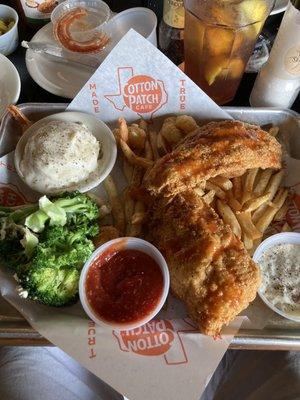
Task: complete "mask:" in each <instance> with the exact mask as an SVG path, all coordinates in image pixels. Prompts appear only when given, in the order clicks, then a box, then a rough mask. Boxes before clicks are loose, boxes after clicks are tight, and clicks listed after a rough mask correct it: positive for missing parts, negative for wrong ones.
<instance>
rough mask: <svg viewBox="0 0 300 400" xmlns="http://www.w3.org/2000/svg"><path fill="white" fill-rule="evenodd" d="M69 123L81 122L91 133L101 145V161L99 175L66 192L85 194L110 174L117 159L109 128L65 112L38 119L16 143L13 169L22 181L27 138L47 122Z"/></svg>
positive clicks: (89, 115) (93, 119)
mask: <svg viewBox="0 0 300 400" xmlns="http://www.w3.org/2000/svg"><path fill="white" fill-rule="evenodd" d="M58 120H59V121H71V122H78V121H79V122H82V123H83V124H84V125H86V126H87V128H88V129H89V130H90V131H91V132H92V133H93V135H94V136H95V137H96V139H97V140H99V142H100V143H101V151H102V154H103V155H102V159H101V161H102V162H101V169H100V170H99V173H98V174H97V175H95V176H93V177H92V178H91V179H89V180H87V181H86V180H85V181H83V182H81V183H80V184H78V185H77V184H76V187H75V186H74V187H69V188H66V190H75V189H77V190H79V191H80V192H87V191H89V190H91V189H93V188H94V187H96V186H98V185H99V184H100V183H101V182H102V181H103V180H104V179H105V178H106V177H107V176H108V174H109V173H110V172H111V170H112V169H113V167H114V165H115V162H116V158H117V145H116V142H115V138H114V135H113V133H112V131H111V130H110V129H109V127H108V126H107V125H106V124H105V123H104V122H102V121H99V120H98V119H96V118H95V117H94V116H93V115H91V114H86V113H82V112H73V111H65V112H62V113H58V114H53V115H50V116H48V117H46V118H42V119H40V120H39V121H38V122H36V123H34V124H33V125H31V126H30V127H29V128H28V129H27V130H26V132H25V133H24V134H23V135H22V136H21V138H20V140H19V141H18V143H17V147H16V150H15V167H16V170H17V173H18V175H19V176H20V178H21V179H22V180H23V181H24V176H23V174H22V172H21V170H20V161H21V159H22V156H23V153H24V149H25V145H26V143H27V141H28V138H29V137H30V136H31V135H33V134H34V133H35V132H36V131H37V130H38V129H39V128H40V127H41V126H42V125H44V124H45V123H47V122H49V121H58ZM52 193H53V192H52V191H50V192H46V191H45V192H43V194H52Z"/></svg>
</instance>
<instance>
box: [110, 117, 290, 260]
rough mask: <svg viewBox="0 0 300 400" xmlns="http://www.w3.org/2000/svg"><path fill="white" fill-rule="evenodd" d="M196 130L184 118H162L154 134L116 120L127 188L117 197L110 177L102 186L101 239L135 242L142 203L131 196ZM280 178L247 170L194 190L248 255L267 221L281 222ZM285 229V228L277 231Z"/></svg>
mask: <svg viewBox="0 0 300 400" xmlns="http://www.w3.org/2000/svg"><path fill="white" fill-rule="evenodd" d="M197 128H198V125H197V123H196V121H195V120H194V119H193V118H192V117H191V116H188V115H180V116H172V117H167V118H165V119H164V121H163V123H162V126H161V129H160V130H159V131H158V132H156V131H154V130H153V129H151V128H150V125H148V123H147V122H146V121H144V120H140V121H139V122H138V123H136V124H131V125H129V126H128V125H127V123H126V121H125V120H124V119H123V118H120V119H119V128H118V129H115V131H114V135H115V138H116V141H117V143H118V147H119V148H120V149H121V151H122V154H123V172H124V175H125V177H126V180H127V183H128V186H127V188H126V189H125V191H124V193H123V194H122V195H121V194H119V193H118V191H117V187H116V184H115V182H114V181H113V179H112V177H111V176H109V177H108V178H107V179H106V180H105V182H104V186H105V189H106V191H107V194H108V198H109V202H110V205H111V209H112V216H113V219H114V226H106V227H103V229H104V231H103V229H102V232H103V235H104V236H105V237H104V238H103V240H104V239H107V240H108V239H111V238H113V237H117V236H123V235H126V236H136V237H139V236H140V235H141V234H142V227H143V222H144V221H145V217H146V211H147V210H146V202H145V201H143V199H140V198H138V199H137V198H135V196H134V193H135V192H136V191H137V190H138V189H139V188H140V187H141V185H142V181H143V176H144V174H145V172H146V170H147V169H148V168H151V167H152V165H153V163H154V162H155V160H157V159H158V158H160V157H162V156H164V155H165V154H167V153H168V152H170V151H172V149H173V148H174V146H175V145H176V144H177V143H178V142H179V141H180V140H181V139H182V138H184V137H186V136H187V135H188V134H190V133H191V132H193V131H195V130H196V129H197ZM278 131H279V129H278V128H277V127H272V128H271V129H270V133H271V134H272V135H273V136H276V135H277V134H278ZM283 175H284V172H283V170H280V171H276V170H272V169H266V170H261V169H251V170H248V171H247V172H246V173H245V174H244V175H242V176H239V177H235V178H232V179H228V178H226V177H223V176H217V177H214V178H211V179H209V180H208V181H206V182H204V181H201V182H199V185H198V186H197V187H196V188H195V190H196V192H197V194H198V195H199V196H201V197H202V199H203V200H204V201H205V202H206V203H208V204H210V205H211V206H212V207H213V208H214V210H215V211H216V212H217V213H218V214H219V216H220V217H221V218H222V219H223V221H224V222H225V223H226V224H228V225H229V226H230V227H231V229H232V231H233V232H234V233H235V235H236V236H237V237H239V238H240V239H241V240H242V241H243V243H244V245H245V248H246V249H247V250H248V251H249V253H251V254H252V253H253V252H254V250H255V249H256V247H257V246H258V245H259V243H260V242H261V240H262V239H263V238H264V236H265V234H266V231H267V228H268V227H269V225H270V224H271V222H272V221H274V220H275V221H281V220H284V218H285V215H286V212H287V210H288V201H289V199H288V190H287V189H285V188H283V187H281V182H282V179H283ZM289 230H291V229H290V227H289V226H288V224H287V223H285V224H284V225H283V227H282V231H289ZM106 235H108V237H107V238H106Z"/></svg>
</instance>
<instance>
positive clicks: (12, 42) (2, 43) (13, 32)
mask: <svg viewBox="0 0 300 400" xmlns="http://www.w3.org/2000/svg"><path fill="white" fill-rule="evenodd" d="M0 18H3V19H4V20H6V19H9V20H13V21H15V24H14V26H13V27H12V28H11V29H10V30H9V31H8V32H6V33H4V34H3V35H1V36H0V53H2V54H4V55H6V56H8V55H9V54H11V53H13V52H14V51H15V50H16V48H17V47H18V43H19V35H18V23H19V16H18V13H17V12H16V10H14V9H13V8H11V7H9V6H6V5H5V4H0Z"/></svg>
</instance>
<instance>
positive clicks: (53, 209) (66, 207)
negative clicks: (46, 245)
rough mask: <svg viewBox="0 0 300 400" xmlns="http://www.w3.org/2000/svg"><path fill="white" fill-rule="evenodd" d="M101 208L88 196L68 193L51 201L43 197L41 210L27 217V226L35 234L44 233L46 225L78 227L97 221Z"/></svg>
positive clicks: (40, 203)
mask: <svg viewBox="0 0 300 400" xmlns="http://www.w3.org/2000/svg"><path fill="white" fill-rule="evenodd" d="M98 216H99V208H98V206H97V204H96V203H95V202H93V201H92V200H91V199H90V198H89V197H88V196H86V195H84V194H82V193H79V192H73V193H66V194H64V195H61V196H59V197H55V198H51V200H49V199H48V198H47V197H46V196H43V197H41V198H40V200H39V209H38V210H37V211H35V212H34V213H33V214H30V215H28V216H27V218H26V220H25V225H26V226H27V227H28V228H29V229H31V230H32V231H33V232H42V231H43V230H44V229H45V226H46V223H47V222H48V221H49V224H50V226H51V225H60V226H64V225H65V224H66V223H68V224H69V225H78V224H83V223H87V222H88V221H92V220H95V219H96V218H97V217H98Z"/></svg>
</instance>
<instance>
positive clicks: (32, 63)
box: [25, 23, 93, 99]
mask: <svg viewBox="0 0 300 400" xmlns="http://www.w3.org/2000/svg"><path fill="white" fill-rule="evenodd" d="M31 41H32V42H44V43H52V44H55V45H57V43H56V41H55V39H54V37H53V34H52V24H51V23H49V24H47V25H45V26H43V27H42V28H41V29H40V30H39V31H38V32H37V33H36V34H35V35H34V36H33V38H32V39H31ZM25 61H26V66H27V69H28V72H29V74H30V76H31V77H32V79H33V80H34V81H35V82H36V83H37V84H38V85H40V86H41V87H42V88H43V89H45V90H47V91H48V92H50V93H53V94H55V95H57V96H61V97H66V98H68V99H73V98H74V97H75V96H76V94H77V93H78V92H79V90H80V89H81V88H82V86H83V85H84V84H85V82H87V81H88V79H89V78H90V76H91V75H92V73H93V71H92V70H91V69H88V68H85V67H84V66H82V67H81V66H80V67H77V66H74V65H68V64H66V63H59V62H55V61H52V60H50V59H49V58H47V57H45V56H44V55H43V54H38V53H34V52H33V51H32V50H30V49H28V50H27V51H26V56H25Z"/></svg>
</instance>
